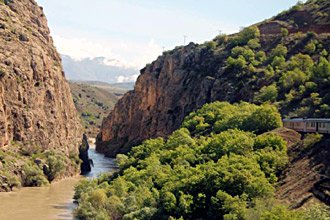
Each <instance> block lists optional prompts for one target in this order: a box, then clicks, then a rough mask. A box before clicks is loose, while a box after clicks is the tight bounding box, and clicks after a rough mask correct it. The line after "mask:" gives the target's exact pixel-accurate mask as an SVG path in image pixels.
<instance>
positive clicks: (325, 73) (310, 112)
mask: <svg viewBox="0 0 330 220" xmlns="http://www.w3.org/2000/svg"><path fill="white" fill-rule="evenodd" d="M285 33H286V32H285ZM222 41H225V42H226V43H223V42H222ZM218 42H220V43H221V44H220V46H219V48H220V49H221V47H225V48H226V49H229V48H228V47H230V48H231V49H230V54H229V57H228V58H227V64H226V70H225V71H226V72H228V73H229V72H230V74H231V75H233V74H234V76H235V78H236V82H240V81H241V80H243V78H244V80H245V82H244V84H247V85H249V86H251V88H252V89H253V88H258V91H256V92H255V93H254V94H252V97H253V100H252V101H253V102H255V103H265V102H271V103H275V104H276V105H277V107H279V108H280V109H281V110H282V113H284V114H286V115H288V116H300V117H302V116H316V117H329V116H330V108H329V105H328V103H329V98H330V93H329V85H330V84H329V83H330V62H329V58H330V57H329V54H328V53H329V48H328V47H329V36H327V37H325V36H323V37H320V36H318V35H316V34H314V33H312V32H310V33H307V34H303V33H296V34H293V35H289V36H287V35H286V34H283V35H282V36H276V39H275V40H274V42H276V44H275V45H273V47H272V48H269V49H268V51H264V47H261V44H260V32H259V30H258V28H256V27H249V28H246V29H245V30H243V31H242V32H241V33H240V34H239V35H237V36H236V37H234V38H227V37H226V36H221V37H220V38H218ZM322 42H324V43H325V44H323V43H322ZM221 45H222V46H221ZM219 48H218V49H219ZM236 86H238V87H239V86H240V85H239V83H238V84H237V83H236ZM238 89H239V88H238Z"/></svg>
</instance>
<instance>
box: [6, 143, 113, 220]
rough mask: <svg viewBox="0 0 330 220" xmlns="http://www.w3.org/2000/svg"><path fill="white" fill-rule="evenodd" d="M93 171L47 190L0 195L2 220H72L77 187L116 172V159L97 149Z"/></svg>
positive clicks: (90, 154)
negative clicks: (89, 180)
mask: <svg viewBox="0 0 330 220" xmlns="http://www.w3.org/2000/svg"><path fill="white" fill-rule="evenodd" d="M89 157H90V158H91V159H93V161H94V168H93V169H92V172H91V173H89V174H88V175H87V176H84V177H83V176H77V177H72V178H67V179H65V180H61V181H59V182H56V183H52V184H50V186H47V187H41V188H29V187H27V188H22V189H19V190H17V191H15V192H10V193H0V220H32V219H33V220H72V219H73V215H72V211H73V209H74V208H75V204H74V203H73V199H72V197H73V194H74V186H75V185H76V184H77V183H78V182H79V180H81V179H82V178H95V177H97V176H98V175H99V174H101V173H106V172H110V171H111V170H113V169H115V162H114V159H109V158H106V157H104V156H103V155H101V154H98V153H97V152H96V151H95V149H94V146H91V149H90V150H89Z"/></svg>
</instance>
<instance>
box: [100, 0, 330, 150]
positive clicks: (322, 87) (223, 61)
mask: <svg viewBox="0 0 330 220" xmlns="http://www.w3.org/2000/svg"><path fill="white" fill-rule="evenodd" d="M329 9H330V3H329V2H328V1H323V0H318V1H308V2H307V3H306V4H300V3H299V4H298V5H296V6H294V7H293V8H291V9H290V10H288V11H285V12H283V13H281V14H280V15H278V16H276V17H274V18H272V19H269V20H266V21H264V22H262V23H259V24H257V25H255V26H254V27H257V29H258V30H256V29H254V28H253V27H249V28H246V29H245V30H243V31H242V32H240V33H238V34H235V35H231V36H224V35H222V36H218V37H217V38H215V39H214V40H212V41H210V42H206V43H205V44H202V45H197V44H194V43H190V44H189V45H187V46H184V47H178V48H176V49H174V50H173V51H167V52H165V53H164V54H163V55H162V56H160V57H159V58H158V59H157V60H156V61H154V62H152V63H151V64H150V65H147V66H146V67H145V68H144V69H142V70H141V75H140V76H139V78H138V80H137V82H136V85H135V89H134V91H131V92H129V93H127V94H126V95H125V96H124V97H123V98H122V99H121V100H119V102H118V103H117V105H116V107H115V108H114V110H113V111H112V112H111V114H110V115H109V116H108V117H107V118H105V119H104V120H103V123H102V128H101V132H100V134H99V135H98V140H97V150H98V151H100V152H103V153H105V154H106V155H108V156H114V155H116V154H117V153H123V152H124V153H125V152H127V151H128V150H129V149H130V147H131V146H134V145H136V144H139V143H141V142H142V141H143V140H145V139H147V138H153V137H158V136H162V137H164V136H167V135H169V134H170V133H171V132H172V131H174V130H175V129H177V128H178V127H179V126H180V124H181V123H182V120H183V119H184V117H185V116H186V115H187V114H188V113H190V112H192V111H194V110H196V109H198V108H199V107H201V106H202V105H203V104H205V103H208V102H212V101H215V100H221V101H229V102H238V101H248V102H256V103H260V102H263V101H271V102H275V103H276V104H277V105H278V107H279V108H280V109H281V112H282V114H283V115H293V116H312V115H313V116H326V115H327V114H329V112H328V110H327V108H323V109H322V110H321V107H320V106H315V108H314V107H313V108H311V109H307V110H306V108H308V105H309V104H308V103H309V102H308V100H310V99H312V97H311V96H313V95H311V93H315V94H316V93H317V94H318V95H317V96H318V98H321V99H324V100H322V101H323V102H324V103H327V102H328V101H327V100H328V99H329V87H328V86H327V85H328V84H322V83H320V84H319V87H318V88H316V87H317V86H316V87H315V88H314V91H312V92H310V91H309V92H306V90H305V91H303V92H302V93H303V94H302V95H300V93H299V86H301V85H303V86H304V88H305V85H304V83H305V82H306V81H309V80H310V81H313V83H315V84H317V82H319V81H317V80H316V79H307V80H306V79H304V80H303V82H298V81H299V80H297V82H295V81H294V82H293V83H289V84H290V85H289V86H287V84H285V82H287V81H288V82H289V81H290V80H289V79H290V77H291V76H290V75H295V74H292V73H287V72H289V71H295V70H296V68H295V66H293V64H292V65H291V64H290V62H291V63H293V61H292V59H293V58H292V57H297V59H300V58H301V55H300V54H304V55H306V56H308V57H307V59H308V60H309V58H310V59H311V60H312V61H311V62H315V63H317V62H318V60H319V59H320V54H321V53H322V52H323V55H322V56H325V57H326V56H327V54H328V52H329V51H330V48H329V43H330V38H329V33H330V26H329V24H330V19H329V14H330V13H329ZM310 44H313V45H312V51H309V52H306V50H307V49H306V48H307V45H310ZM315 44H317V45H315ZM318 45H319V47H318ZM314 46H315V48H314ZM281 48H282V49H283V50H282V49H281ZM295 59H296V58H295ZM302 63H303V62H302ZM290 65H291V66H290ZM294 65H295V64H294ZM299 68H300V67H299ZM299 68H298V69H299ZM302 71H304V72H307V70H305V69H304V70H302ZM308 71H310V69H308ZM286 73H287V74H286ZM293 78H294V77H293ZM291 79H292V77H291ZM294 80H296V79H294ZM316 81H317V82H316ZM290 82H291V81H290ZM299 83H300V84H299ZM291 84H292V85H291ZM272 85H273V87H272V88H274V89H273V91H274V93H276V97H275V99H274V100H261V101H260V99H256V96H257V95H258V93H259V91H260V90H261V89H263V88H265V89H264V90H266V91H268V90H270V89H271V86H272ZM313 85H314V84H313ZM290 86H291V88H289V87H290ZM269 88H270V89H269ZM290 89H291V90H290ZM315 94H314V95H315ZM274 96H275V95H274ZM292 96H294V98H292V99H289V98H288V97H292ZM265 97H266V98H267V96H262V97H261V99H264V98H265ZM303 100H304V103H305V104H301V103H302V101H303ZM322 101H321V102H322ZM321 104H323V103H321ZM323 107H326V106H323ZM303 108H305V109H303ZM297 109H299V111H298V110H297ZM315 113H317V114H318V115H317V114H315Z"/></svg>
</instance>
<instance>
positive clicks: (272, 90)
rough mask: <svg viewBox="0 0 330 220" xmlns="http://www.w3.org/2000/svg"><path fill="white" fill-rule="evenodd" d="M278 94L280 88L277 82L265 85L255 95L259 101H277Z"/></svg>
mask: <svg viewBox="0 0 330 220" xmlns="http://www.w3.org/2000/svg"><path fill="white" fill-rule="evenodd" d="M277 96H278V89H277V87H276V85H275V84H272V85H270V86H264V87H262V88H261V89H260V92H259V93H257V94H256V95H255V101H256V102H258V103H264V102H275V101H276V99H277Z"/></svg>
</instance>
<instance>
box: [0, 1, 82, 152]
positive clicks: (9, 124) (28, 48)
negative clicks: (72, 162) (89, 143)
mask: <svg viewBox="0 0 330 220" xmlns="http://www.w3.org/2000/svg"><path fill="white" fill-rule="evenodd" d="M81 137H82V130H81V125H80V123H79V119H78V117H77V114H76V110H75V107H74V104H73V101H72V97H71V94H70V89H69V86H68V83H67V81H66V79H65V76H64V72H63V70H62V66H61V59H60V56H59V54H58V53H57V51H56V49H55V47H54V45H53V40H52V38H51V37H50V31H49V29H48V26H47V20H46V17H45V14H44V13H43V10H42V8H41V7H39V6H38V5H37V4H36V2H35V1H34V0H19V1H18V0H12V1H8V0H7V1H0V149H1V148H6V147H7V146H10V145H11V144H12V143H14V142H20V143H22V144H23V145H26V146H28V145H37V146H40V147H41V148H42V149H50V148H53V149H59V150H61V151H63V152H64V153H66V154H67V155H69V152H71V151H75V152H77V151H78V147H79V142H80V141H81Z"/></svg>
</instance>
